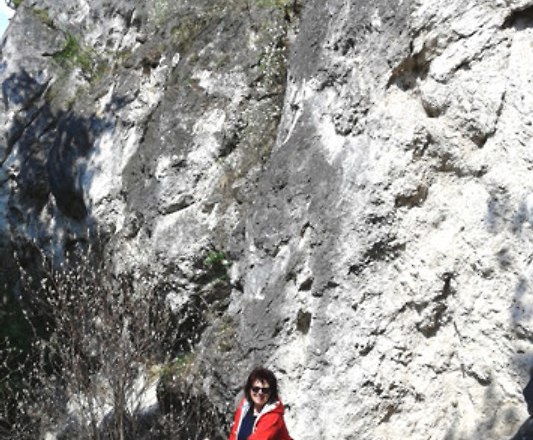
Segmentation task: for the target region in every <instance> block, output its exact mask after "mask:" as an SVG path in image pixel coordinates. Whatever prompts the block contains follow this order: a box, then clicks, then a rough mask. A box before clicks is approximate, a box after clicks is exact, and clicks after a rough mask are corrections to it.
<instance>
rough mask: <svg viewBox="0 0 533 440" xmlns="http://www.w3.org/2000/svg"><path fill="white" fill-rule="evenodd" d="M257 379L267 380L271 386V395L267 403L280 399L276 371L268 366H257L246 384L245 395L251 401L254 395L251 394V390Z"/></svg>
mask: <svg viewBox="0 0 533 440" xmlns="http://www.w3.org/2000/svg"><path fill="white" fill-rule="evenodd" d="M256 380H259V381H261V382H266V383H268V386H269V387H270V397H269V398H268V402H267V403H274V402H275V401H276V400H278V381H277V380H276V376H274V373H272V371H270V370H268V369H266V368H263V367H256V368H254V369H253V370H252V372H251V373H250V375H249V376H248V380H247V381H246V384H245V385H244V395H245V396H246V398H247V399H248V401H249V402H252V396H251V394H250V391H251V389H252V386H253V384H254V382H255V381H256Z"/></svg>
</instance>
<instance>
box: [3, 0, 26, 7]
mask: <svg viewBox="0 0 533 440" xmlns="http://www.w3.org/2000/svg"><path fill="white" fill-rule="evenodd" d="M6 4H7V6H9V7H10V8H11V9H17V8H18V7H19V6H20V5H21V4H22V0H7V1H6Z"/></svg>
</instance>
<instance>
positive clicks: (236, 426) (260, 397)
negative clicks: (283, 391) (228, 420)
mask: <svg viewBox="0 0 533 440" xmlns="http://www.w3.org/2000/svg"><path fill="white" fill-rule="evenodd" d="M284 412H285V410H284V408H283V404H282V403H281V401H280V400H279V396H278V381H277V380H276V376H274V373H272V371H270V370H267V369H266V368H262V367H258V368H256V369H254V370H253V371H252V372H251V373H250V375H249V376H248V380H247V381H246V384H245V385H244V399H242V401H241V403H240V405H239V407H238V408H237V411H236V412H235V417H234V420H233V427H232V428H231V432H230V435H229V439H228V440H292V439H291V437H290V436H289V433H288V431H287V427H286V426H285V420H284V419H283V413H284Z"/></svg>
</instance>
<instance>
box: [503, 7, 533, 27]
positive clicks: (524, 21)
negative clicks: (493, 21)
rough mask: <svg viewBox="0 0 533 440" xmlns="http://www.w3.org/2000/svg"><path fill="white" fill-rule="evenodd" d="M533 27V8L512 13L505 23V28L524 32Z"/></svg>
mask: <svg viewBox="0 0 533 440" xmlns="http://www.w3.org/2000/svg"><path fill="white" fill-rule="evenodd" d="M532 27H533V6H529V7H526V8H525V9H518V10H516V11H512V12H511V14H510V15H509V16H508V17H507V18H506V19H505V21H504V22H503V28H514V29H516V30H517V31H523V30H525V29H529V28H532Z"/></svg>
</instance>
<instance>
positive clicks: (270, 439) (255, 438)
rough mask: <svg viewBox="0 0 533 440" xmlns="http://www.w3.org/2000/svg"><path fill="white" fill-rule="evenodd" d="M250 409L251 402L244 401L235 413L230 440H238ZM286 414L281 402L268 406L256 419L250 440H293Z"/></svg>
mask: <svg viewBox="0 0 533 440" xmlns="http://www.w3.org/2000/svg"><path fill="white" fill-rule="evenodd" d="M249 408H250V402H248V400H247V399H243V400H242V401H241V403H240V405H239V407H238V408H237V411H236V412H235V417H234V419H233V427H232V428H231V432H230V434H229V438H228V440H237V437H238V434H239V428H240V427H241V422H242V419H243V418H244V416H245V415H246V412H247V411H248V409H249ZM284 413H285V408H284V407H283V403H281V401H279V400H278V401H276V402H274V403H269V404H266V405H265V407H264V408H263V409H262V411H261V412H260V413H259V415H258V416H257V418H256V419H255V423H254V429H253V431H252V434H251V435H250V437H248V440H292V439H291V437H290V436H289V432H288V431H287V427H286V426H285V420H284V419H283V414H284Z"/></svg>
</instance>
